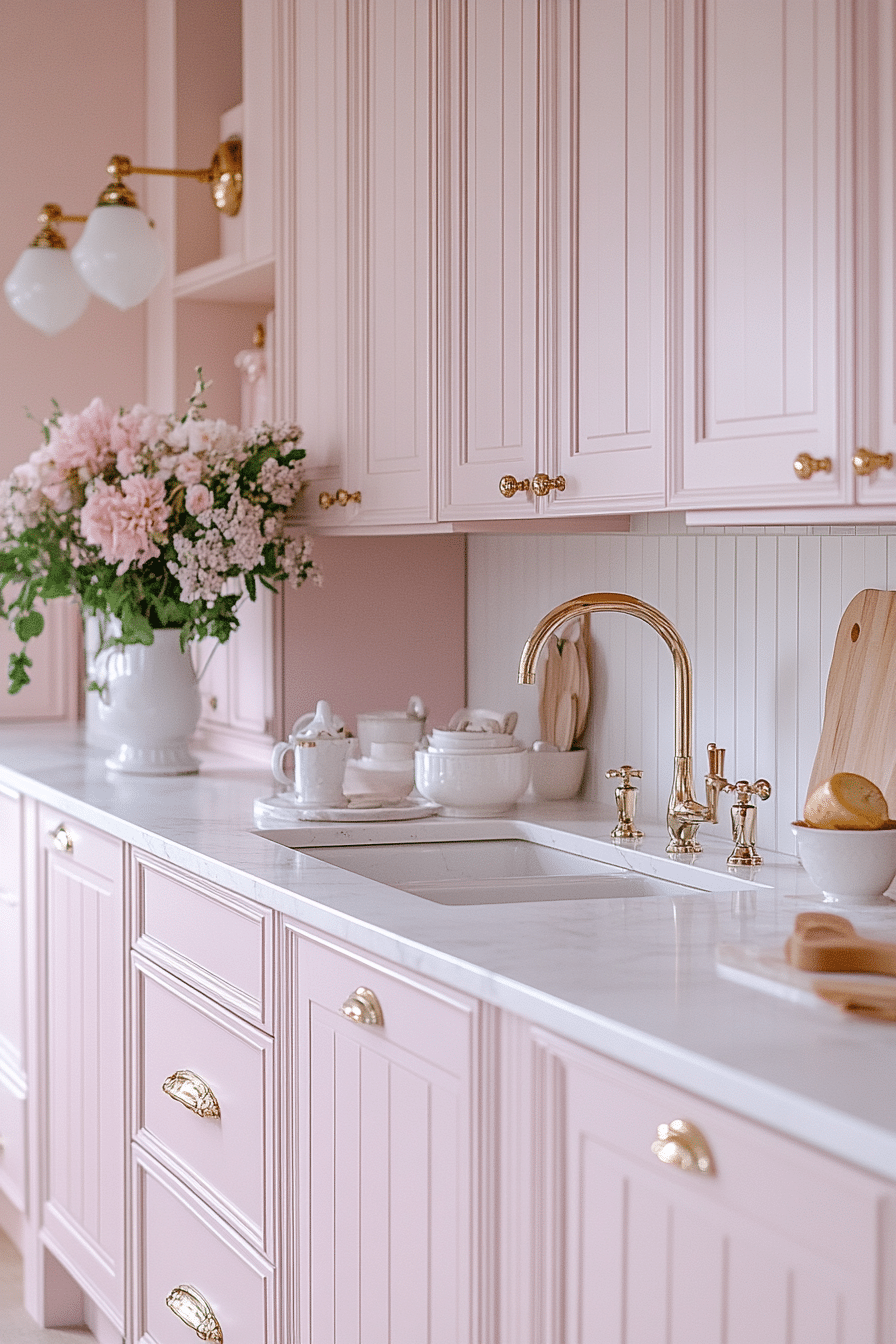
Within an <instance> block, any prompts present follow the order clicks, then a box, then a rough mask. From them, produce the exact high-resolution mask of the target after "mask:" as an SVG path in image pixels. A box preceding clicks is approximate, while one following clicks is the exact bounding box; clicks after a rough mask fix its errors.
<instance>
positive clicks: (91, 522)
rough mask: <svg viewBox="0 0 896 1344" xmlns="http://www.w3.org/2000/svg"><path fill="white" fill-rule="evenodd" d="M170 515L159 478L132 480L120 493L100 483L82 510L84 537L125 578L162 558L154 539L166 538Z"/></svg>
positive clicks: (133, 477) (130, 478)
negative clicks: (134, 568) (127, 572)
mask: <svg viewBox="0 0 896 1344" xmlns="http://www.w3.org/2000/svg"><path fill="white" fill-rule="evenodd" d="M169 513H170V508H169V505H168V502H167V500H166V499H165V484H164V482H163V481H161V480H159V478H158V477H153V478H152V479H149V478H147V477H146V476H140V475H137V476H128V477H126V478H125V479H124V480H123V481H122V482H121V489H120V490H118V489H116V488H115V487H114V486H111V485H106V484H105V483H104V482H100V484H99V485H98V486H97V488H96V489H95V490H94V491H93V492H92V494H91V495H90V497H89V499H88V500H87V502H86V504H85V505H84V507H83V509H82V510H81V534H82V536H83V537H84V540H85V541H87V542H88V543H89V544H90V545H91V546H96V547H98V549H99V551H100V552H101V554H102V556H103V559H104V560H108V561H110V562H111V563H113V564H114V563H115V562H116V561H117V562H118V573H119V574H123V573H124V572H125V570H126V569H128V568H130V566H131V565H132V564H137V565H141V564H145V562H146V561H147V560H151V559H152V558H153V557H154V556H157V555H158V554H159V548H158V546H157V545H156V544H155V541H154V540H153V538H154V537H160V536H162V535H163V534H164V532H165V528H166V525H167V522H168V515H169Z"/></svg>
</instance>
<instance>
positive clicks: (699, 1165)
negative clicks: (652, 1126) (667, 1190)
mask: <svg viewBox="0 0 896 1344" xmlns="http://www.w3.org/2000/svg"><path fill="white" fill-rule="evenodd" d="M650 1148H651V1152H653V1153H655V1154H656V1156H657V1157H658V1158H659V1160H660V1161H661V1162H667V1163H668V1164H669V1165H670V1166H672V1167H680V1168H681V1170H682V1171H693V1172H696V1173H698V1174H699V1175H703V1176H714V1175H715V1173H716V1167H715V1163H714V1162H713V1159H712V1153H711V1152H710V1148H709V1144H708V1143H707V1142H706V1139H705V1138H704V1137H703V1135H702V1134H701V1133H700V1130H699V1129H698V1128H697V1126H696V1125H692V1124H691V1122H690V1120H673V1121H672V1122H671V1123H670V1124H668V1125H658V1126H657V1130H656V1138H655V1139H654V1141H653V1143H652V1144H651V1145H650Z"/></svg>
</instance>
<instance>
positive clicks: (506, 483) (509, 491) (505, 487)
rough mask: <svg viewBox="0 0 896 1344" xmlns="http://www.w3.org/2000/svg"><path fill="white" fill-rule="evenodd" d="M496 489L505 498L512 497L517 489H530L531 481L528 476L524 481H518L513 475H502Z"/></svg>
mask: <svg viewBox="0 0 896 1344" xmlns="http://www.w3.org/2000/svg"><path fill="white" fill-rule="evenodd" d="M498 489H499V490H500V491H501V494H502V495H503V496H504V498H505V499H513V497H514V495H515V494H516V492H517V490H531V489H532V482H531V481H530V480H529V477H528V476H527V477H526V479H525V480H524V481H518V480H517V479H516V477H515V476H502V477H501V479H500V481H499V482H498Z"/></svg>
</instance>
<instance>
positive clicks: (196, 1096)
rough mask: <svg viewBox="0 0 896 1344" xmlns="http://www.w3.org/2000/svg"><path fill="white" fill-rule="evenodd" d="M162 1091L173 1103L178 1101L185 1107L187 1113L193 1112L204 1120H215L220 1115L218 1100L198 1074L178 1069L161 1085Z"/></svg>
mask: <svg viewBox="0 0 896 1344" xmlns="http://www.w3.org/2000/svg"><path fill="white" fill-rule="evenodd" d="M162 1091H163V1092H165V1093H167V1095H168V1096H169V1097H173V1099H174V1100H175V1101H179V1102H180V1104H181V1105H182V1106H186V1108H187V1110H188V1111H193V1112H194V1113H195V1114H196V1115H201V1116H202V1117H203V1118H204V1119H207V1120H217V1119H218V1117H219V1116H220V1114H221V1107H220V1106H219V1105H218V1098H217V1097H216V1096H215V1094H214V1092H213V1091H212V1090H211V1088H210V1087H209V1085H208V1083H207V1082H205V1081H204V1079H202V1078H200V1077H199V1074H198V1073H192V1072H191V1071H190V1070H189V1069H180V1070H178V1072H177V1073H172V1074H171V1076H170V1077H169V1078H166V1079H165V1081H164V1083H163V1084H162Z"/></svg>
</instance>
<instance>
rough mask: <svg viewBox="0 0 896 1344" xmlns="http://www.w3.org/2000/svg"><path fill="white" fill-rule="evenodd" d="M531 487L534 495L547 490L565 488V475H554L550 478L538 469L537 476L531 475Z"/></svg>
mask: <svg viewBox="0 0 896 1344" xmlns="http://www.w3.org/2000/svg"><path fill="white" fill-rule="evenodd" d="M532 489H533V491H534V492H535V494H536V495H546V494H547V493H548V491H549V490H559V491H563V490H565V489H566V477H565V476H555V477H554V478H553V479H552V478H551V477H550V476H546V475H545V474H544V472H543V471H540V472H539V473H538V475H537V476H533V477H532Z"/></svg>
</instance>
